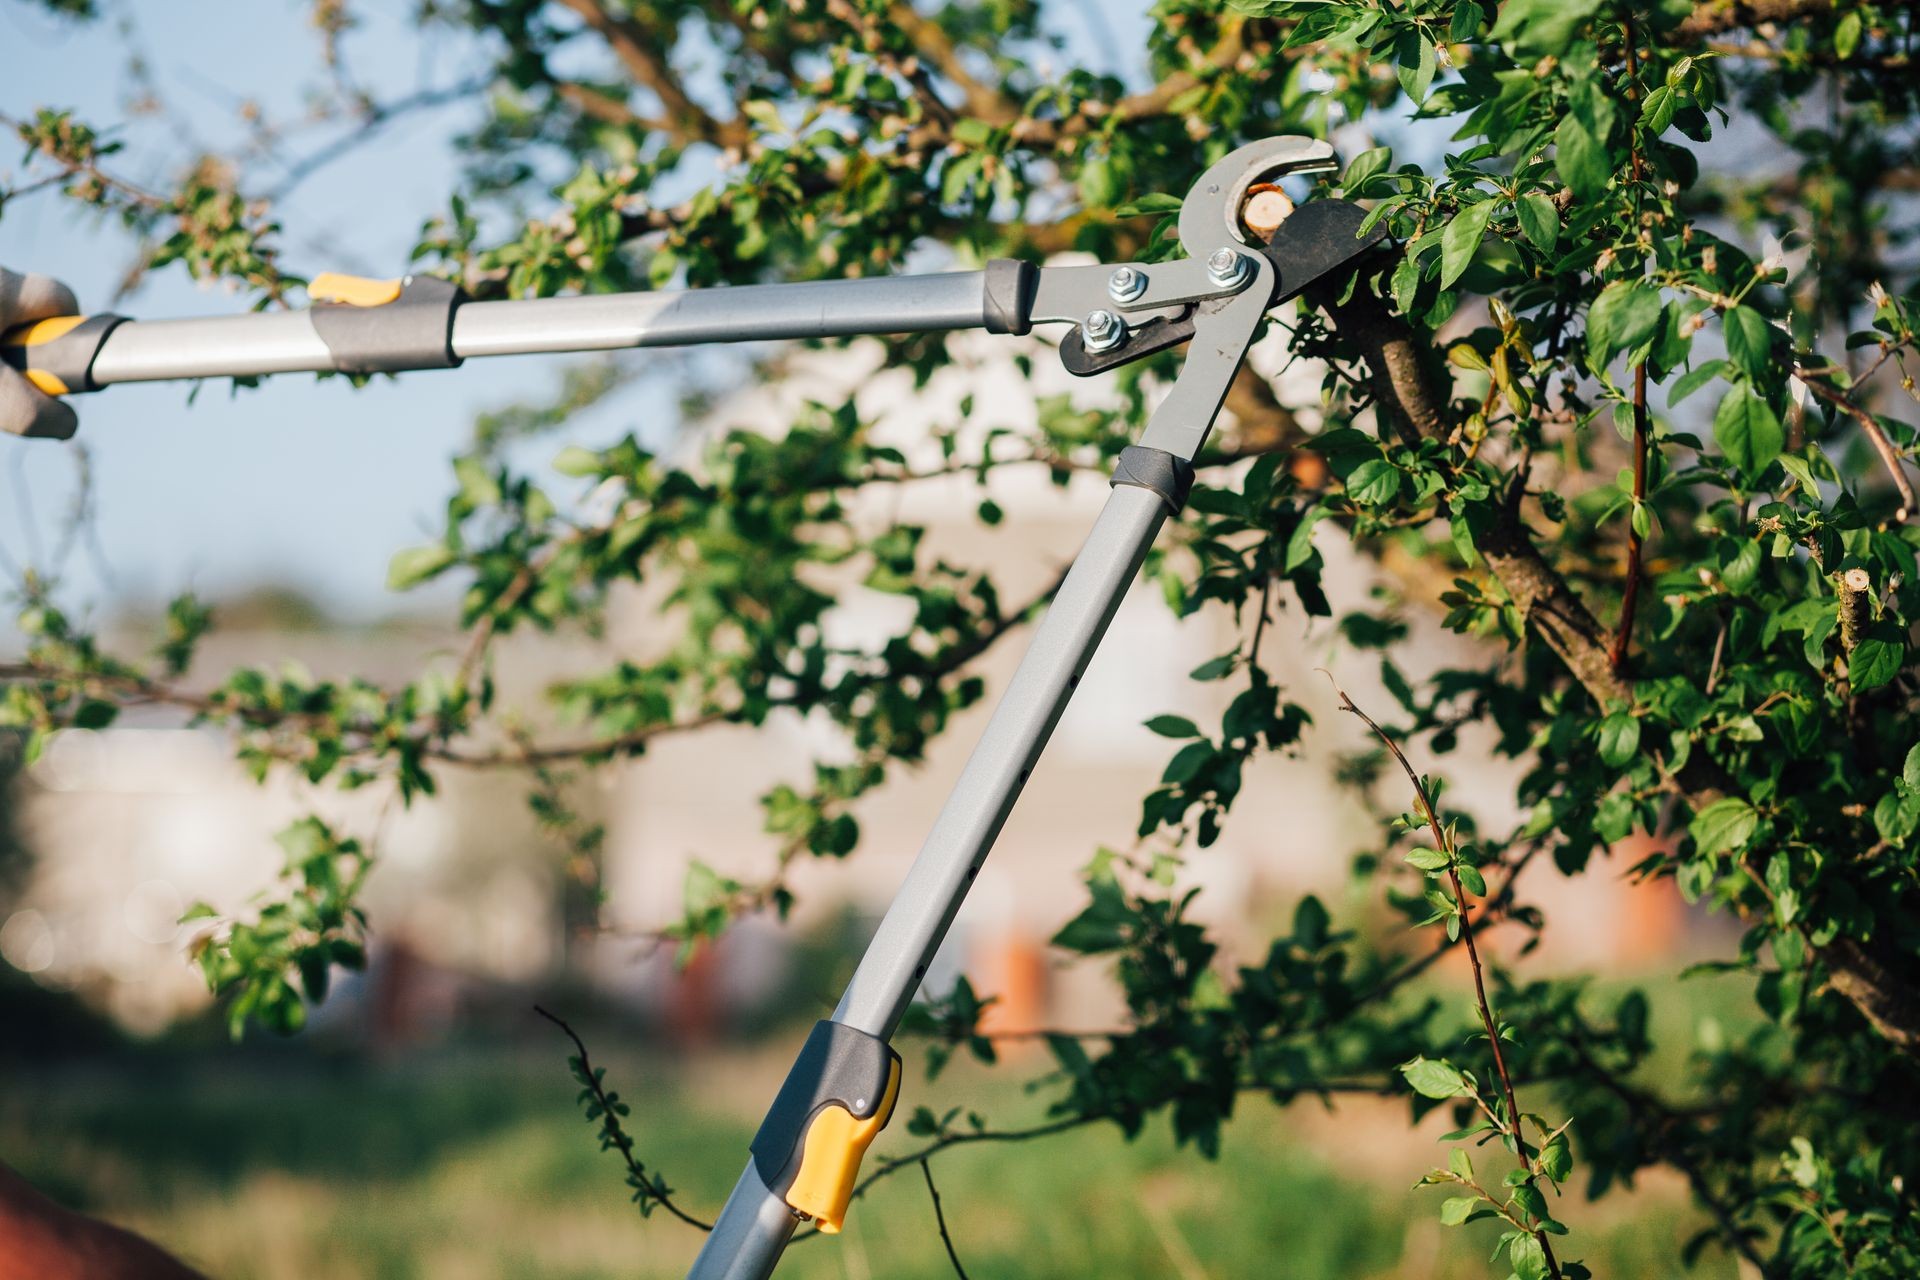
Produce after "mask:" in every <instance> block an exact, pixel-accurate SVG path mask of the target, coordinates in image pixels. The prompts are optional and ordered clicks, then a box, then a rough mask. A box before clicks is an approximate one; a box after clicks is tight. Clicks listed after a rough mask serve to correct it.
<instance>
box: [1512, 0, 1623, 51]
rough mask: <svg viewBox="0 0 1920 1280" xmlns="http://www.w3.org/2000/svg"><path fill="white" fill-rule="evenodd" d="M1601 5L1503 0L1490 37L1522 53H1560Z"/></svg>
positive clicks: (1580, 0) (1596, 1)
mask: <svg viewBox="0 0 1920 1280" xmlns="http://www.w3.org/2000/svg"><path fill="white" fill-rule="evenodd" d="M1599 8H1600V0H1506V3H1505V4H1503V5H1501V6H1500V18H1499V20H1498V21H1497V22H1495V23H1494V24H1493V41H1494V43H1495V44H1500V45H1505V46H1507V47H1508V48H1511V49H1512V50H1513V51H1514V52H1515V53H1516V54H1518V55H1520V56H1522V57H1530V58H1538V57H1540V56H1542V55H1544V54H1555V55H1558V54H1562V53H1565V52H1566V51H1567V46H1568V45H1570V44H1572V43H1573V38H1574V36H1575V35H1576V34H1577V33H1578V32H1579V30H1580V28H1581V27H1582V26H1584V25H1585V24H1586V22H1587V20H1588V19H1589V18H1591V17H1592V16H1593V14H1594V12H1595V11H1596V10H1598V9H1599Z"/></svg>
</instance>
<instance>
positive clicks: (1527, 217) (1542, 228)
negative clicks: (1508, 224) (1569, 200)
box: [1513, 191, 1560, 253]
mask: <svg viewBox="0 0 1920 1280" xmlns="http://www.w3.org/2000/svg"><path fill="white" fill-rule="evenodd" d="M1513 211H1514V212H1515V213H1516V214H1518V215H1519V217H1520V234H1522V235H1524V236H1525V237H1526V238H1527V239H1528V240H1530V241H1532V242H1533V247H1534V248H1536V249H1538V250H1540V252H1542V253H1552V252H1553V251H1554V249H1555V248H1556V247H1558V245H1559V243H1560V210H1558V209H1556V208H1555V207H1554V204H1553V201H1552V200H1551V199H1549V198H1548V197H1546V196H1543V195H1541V194H1540V193H1539V192H1537V191H1536V192H1533V193H1531V194H1528V195H1524V196H1521V197H1520V199H1519V201H1518V202H1517V203H1515V205H1514V206H1513Z"/></svg>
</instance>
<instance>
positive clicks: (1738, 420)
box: [1713, 384, 1787, 480]
mask: <svg viewBox="0 0 1920 1280" xmlns="http://www.w3.org/2000/svg"><path fill="white" fill-rule="evenodd" d="M1713 438H1714V440H1715V441H1716V442H1718V444H1719V445H1720V451H1721V452H1722V453H1724V454H1726V455H1727V459H1728V461H1730V462H1732V463H1733V465H1734V466H1736V467H1738V468H1739V469H1740V471H1741V473H1742V474H1744V475H1745V476H1746V477H1747V478H1748V479H1749V480H1753V479H1757V478H1758V477H1759V475H1760V473H1761V472H1762V471H1764V470H1766V468H1767V464H1768V463H1770V462H1772V461H1773V460H1774V459H1775V458H1777V457H1779V456H1780V451H1781V450H1782V449H1784V448H1785V447H1786V444H1787V433H1786V432H1785V431H1784V430H1782V429H1781V426H1780V419H1779V418H1777V417H1775V416H1774V413H1773V410H1772V409H1769V408H1768V407H1767V402H1766V401H1764V400H1762V399H1761V398H1760V397H1759V396H1757V395H1755V394H1754V393H1753V389H1752V388H1751V387H1748V386H1746V385H1744V384H1743V385H1741V386H1736V387H1733V388H1731V389H1730V390H1728V392H1727V394H1726V395H1725V396H1724V397H1722V398H1721V400H1720V407H1719V408H1718V409H1716V410H1714V414H1713Z"/></svg>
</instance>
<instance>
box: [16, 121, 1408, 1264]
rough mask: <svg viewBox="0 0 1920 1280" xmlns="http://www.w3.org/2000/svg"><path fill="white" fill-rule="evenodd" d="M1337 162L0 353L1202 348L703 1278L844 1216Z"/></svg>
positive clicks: (824, 1035)
mask: <svg viewBox="0 0 1920 1280" xmlns="http://www.w3.org/2000/svg"><path fill="white" fill-rule="evenodd" d="M1335 167H1336V160H1335V157H1334V153H1333V150H1332V148H1331V147H1329V146H1328V145H1327V144H1326V143H1324V142H1320V141H1317V140H1314V139H1311V138H1300V137H1277V138H1266V139H1262V140H1260V141H1257V142H1253V143H1249V144H1248V145H1246V146H1244V147H1241V148H1240V149H1238V150H1237V151H1234V152H1233V153H1231V154H1230V155H1228V156H1226V157H1225V158H1224V159H1222V160H1220V161H1219V162H1218V163H1217V164H1215V165H1213V166H1212V167H1211V168H1209V169H1208V170H1207V171H1206V173H1204V174H1203V175H1201V178H1200V180H1199V182H1198V183H1197V184H1196V185H1195V186H1194V187H1193V189H1192V190H1191V191H1190V192H1189V193H1188V194H1187V197H1186V200H1185V202H1184V203H1183V204H1182V205H1181V209H1180V217H1179V233H1180V242H1181V245H1182V246H1183V247H1184V248H1185V249H1186V251H1187V254H1188V257H1186V258H1185V259H1182V260H1180V261H1175V262H1160V263H1150V264H1149V263H1125V264H1121V265H1117V266H1116V265H1092V266H1070V267H1036V266H1034V265H1033V264H1031V263H1027V262H1018V261H1013V260H1010V259H1002V260H995V261H993V262H990V263H988V264H987V266H986V269H985V270H983V271H967V272H952V273H943V274H936V275H922V276H894V277H878V278H869V279H859V280H833V281H820V282H811V283H801V284H765V285H741V286H734V287H730V288H718V289H704V290H688V291H685V292H679V293H665V292H661V293H639V294H610V295H592V296H582V297H566V298H539V299H528V300H519V301H499V302H477V301H469V300H467V299H466V298H465V296H464V295H463V294H462V293H461V292H460V291H459V290H458V289H457V288H456V287H455V286H453V285H452V284H450V283H448V282H446V281H444V280H439V279H436V278H433V277H429V276H414V277H411V278H408V279H405V280H394V281H376V280H362V279H357V278H353V277H344V276H320V277H317V278H316V279H315V280H314V281H313V284H312V285H311V286H310V288H309V293H310V295H311V296H312V297H313V299H314V301H315V303H316V305H314V306H313V307H311V308H310V309H308V310H305V311H284V312H277V313H255V314H250V315H240V316H231V317H220V318H212V319H193V320H161V321H138V320H129V319H126V318H124V317H121V316H117V315H95V316H66V317H60V318H55V319H48V320H41V321H38V322H36V323H34V324H31V325H26V326H23V327H21V328H18V329H14V330H12V331H10V332H8V333H7V334H5V335H0V359H4V360H5V361H6V362H7V363H9V364H11V365H13V366H15V367H16V368H18V369H20V370H22V371H23V372H25V374H26V376H27V377H28V379H29V380H30V381H32V382H33V384H34V385H35V386H37V387H38V388H39V389H40V390H42V391H44V392H46V393H47V394H49V395H67V394H71V393H76V392H83V391H97V390H99V389H101V388H104V387H109V386H113V385H115V384H117V383H123V382H154V381H163V380H170V379H191V378H215V377H257V376H260V375H265V374H275V373H297V372H335V373H350V374H371V373H398V372H403V371H408V370H415V369H447V368H453V367H456V366H458V365H459V364H460V363H461V362H462V361H465V360H470V359H477V358H480V357H483V356H504V355H518V354H523V353H530V352H561V351H609V350H619V349H623V348H628V347H667V346H687V345H692V344H696V343H710V342H756V341H766V340H772V339H795V338H842V337H852V336H856V335H861V334H876V335H884V334H901V333H929V332H939V331H945V330H955V329H985V330H986V331H987V332H989V333H1012V334H1023V333H1026V332H1028V331H1029V330H1030V329H1031V328H1032V327H1033V326H1035V325H1038V324H1049V323H1065V324H1069V325H1072V326H1074V327H1073V328H1072V329H1071V330H1070V331H1069V332H1068V333H1067V334H1066V335H1065V337H1064V338H1063V339H1062V341H1061V344H1060V356H1061V359H1062V361H1063V362H1064V363H1065V365H1066V367H1067V368H1068V369H1069V370H1070V371H1071V372H1073V373H1075V374H1080V375H1090V374H1095V373H1100V372H1103V371H1105V370H1108V369H1113V368H1116V367H1118V366H1120V365H1123V364H1126V363H1128V362H1130V361H1133V360H1137V359H1140V358H1141V357H1143V356H1146V355H1149V354H1152V353H1154V352H1157V351H1161V350H1165V349H1166V348H1168V347H1172V346H1175V345H1177V344H1180V343H1187V344H1188V350H1187V355H1186V360H1185V362H1184V364H1183V365H1182V367H1181V370H1180V374H1179V377H1178V378H1177V379H1176V380H1175V382H1174V383H1173V386H1172V387H1171V389H1170V390H1169V391H1168V392H1167V394H1166V396H1165V398H1164V399H1162V400H1161V402H1160V404H1159V406H1158V407H1157V408H1156V409H1155V410H1154V411H1153V414H1152V416H1151V418H1150V419H1149V421H1148V423H1147V428H1146V430H1145V432H1144V433H1143V434H1142V435H1141V437H1140V439H1139V441H1138V443H1136V444H1133V445H1130V446H1129V447H1127V448H1126V449H1125V450H1124V451H1122V453H1121V455H1120V458H1119V462H1118V464H1117V466H1116V468H1115V470H1114V474H1113V479H1112V486H1113V487H1112V491H1111V493H1110V494H1109V496H1108V499H1107V502H1106V505H1105V506H1104V507H1103V509H1102V510H1101V512H1100V515H1099V518H1098V519H1097V520H1096V521H1095V523H1094V526H1093V529H1092V532H1091V533H1089V534H1088V536H1087V541H1086V543H1085V545H1084V546H1083V547H1082V548H1081V549H1080V552H1079V553H1078V555H1076V556H1075V558H1074V561H1073V565H1072V567H1071V569H1070V570H1069V572H1068V573H1067V576H1066V578H1065V579H1064V580H1063V581H1062V583H1061V585H1060V589H1059V592H1058V594H1057V595H1056V597H1055V599H1054V602H1053V605H1052V607H1051V608H1049V609H1048V610H1047V613H1046V616H1045V617H1044V618H1043V619H1042V620H1041V622H1040V624H1039V626H1038V628H1037V629H1036V631H1035V633H1034V637H1033V642H1032V645H1031V646H1030V647H1029V649H1028V650H1027V653H1026V655H1025V656H1024V657H1023V658H1022V659H1021V661H1020V665H1019V668H1018V669H1017V670H1016V671H1015V672H1014V675H1013V679H1012V681H1011V682H1010V683H1009V684H1008V686H1007V690H1006V693H1005V694H1004V695H1003V696H1002V697H1001V699H1000V703H999V705H998V706H997V707H996V708H995V710H994V712H993V716H992V718H991V720H990V721H989V722H988V724H987V727H986V730H985V732H984V733H983V734H982V735H981V738H980V742H979V745H977V746H976V747H975V748H974V751H973V754H972V756H971V757H970V758H969V759H968V761H967V764H966V767H965V769H964V770H963V771H962V773H961V775H960V778H959V781H958V782H957V783H956V784H955V786H954V790H953V793H952V795H951V796H949V797H948V799H947V802H946V804H945V806H944V807H943V808H942V809H941V811H940V814H939V817H938V818H936V819H935V821H934V824H933V829H932V831H931V832H930V833H929V834H928V836H927V840H926V843H925V844H924V845H923V846H922V847H921V849H920V853H919V855H918V857H916V859H915V860H914V862H913V865H912V867H911V869H910V870H909V871H908V872H907V876H906V879H905V881H904V882H903V883H902V885H901V886H900V890H899V892H898V893H897V894H896V895H895V897H894V900H893V903H892V905H891V906H889V907H888V909H887V911H886V914H885V915H884V916H883V917H882V919H881V921H880V925H879V928H878V929H877V931H876V932H875V934H874V936H873V940H872V941H871V942H870V943H869V944H868V946H867V950H866V953H865V955H864V956H863V957H862V958H861V960H860V964H859V966H858V968H857V969H856V970H855V972H854V975H853V979H852V981H851V982H850V983H849V984H848V986H847V989H846V992H845V994H843V995H842V996H841V998H840V1003H839V1006H838V1007H837V1008H836V1009H835V1010H834V1012H833V1016H832V1017H830V1018H827V1019H825V1020H823V1021H821V1022H819V1023H817V1024H815V1026H814V1028H813V1030H812V1032H811V1033H810V1034H809V1035H808V1037H807V1040H806V1042H805V1044H804V1046H803V1047H802V1048H801V1050H800V1053H799V1056H798V1057H797V1058H796V1060H795V1062H794V1065H793V1068H792V1070H791V1072H790V1073H789V1075H788V1077H787V1079H786V1082H785V1083H784V1084H783V1085H782V1086H781V1088H780V1090H779V1093H778V1094H777V1096H776V1097H775V1098H774V1101H773V1105H772V1107H771V1108H770V1109H769V1110H768V1112H767V1115H766V1119H765V1121H764V1122H763V1123H762V1125H761V1127H760V1130H759V1132H758V1133H757V1134H756V1136H755V1137H754V1139H753V1142H752V1143H751V1145H750V1152H751V1159H750V1160H749V1161H748V1163H747V1167H746V1169H745V1170H744V1171H743V1172H742V1173H741V1175H740V1180H739V1182H738V1183H737V1184H736V1185H735V1187H734V1190H733V1193H732V1195H731V1196H729V1197H728V1199H727V1203H726V1207H725V1208H724V1209H723V1210H722V1211H721V1213H720V1217H719V1219H718V1220H717V1222H716V1223H715V1224H714V1228H713V1231H712V1233H711V1234H710V1235H709V1236H708V1238H707V1242H706V1245H705V1247H704V1248H703V1249H702V1250H701V1252H700V1255H699V1258H698V1260H697V1261H696V1262H695V1263H694V1265H693V1270H692V1271H691V1273H690V1275H691V1276H692V1277H694V1280H722V1278H723V1277H724V1278H726V1280H759V1278H760V1277H764V1276H767V1275H769V1274H771V1273H772V1271H773V1269H774V1267H775V1265H776V1264H777V1263H778V1262H779V1260H780V1255H781V1253H782V1251H783V1250H784V1249H785V1248H786V1246H787V1243H788V1241H789V1239H790V1238H791V1237H792V1235H793V1232H794V1229H795V1227H796V1226H797V1225H799V1224H800V1223H802V1222H807V1221H811V1222H813V1223H815V1224H816V1225H817V1226H818V1228H819V1229H820V1230H821V1231H823V1232H828V1233H832V1232H837V1231H839V1230H840V1227H841V1224H842V1222H843V1220H844V1218H845V1215H846V1212H847V1206H848V1203H849V1201H850V1200H851V1198H852V1195H853V1191H854V1187H855V1185H856V1182H857V1179H858V1175H859V1168H860V1161H861V1158H862V1157H863V1156H864V1155H865V1153H866V1150H867V1147H868V1146H869V1145H870V1144H871V1143H872V1141H873V1139H874V1137H875V1135H876V1134H878V1133H879V1131H880V1130H881V1129H882V1128H883V1127H884V1126H885V1125H886V1123H887V1121H888V1119H889V1118H890V1117H891V1116H892V1114H893V1110H894V1104H895V1102H896V1100H897V1099H898V1097H899V1092H900V1076H901V1065H900V1055H899V1054H898V1053H896V1052H895V1051H894V1050H893V1048H892V1046H891V1045H890V1044H889V1041H890V1040H891V1038H892V1036H893V1033H894V1031H895V1029H896V1028H897V1027H898V1025H899V1022H900V1018H901V1015H902V1014H903V1013H905V1011H906V1008H907V1005H908V1002H909V1001H911V1000H912V998H913V996H914V994H915V992H916V991H917V990H918V989H919V987H920V984H921V981H922V979H924V978H925V976H926V973H927V966H928V964H929V963H930V962H931V961H932V959H933V955H934V952H935V950H936V949H937V948H938V947H939V945H940V942H941V939H942V938H943V937H944V936H945V935H946V932H947V929H948V926H949V925H951V924H952V922H953V918H954V915H955V913H956V912H958V910H959V908H960V903H961V901H962V899H964V898H965V897H966V894H967V890H968V888H969V887H970V886H971V885H972V883H973V879H974V876H975V875H976V874H977V873H978V871H979V869H980V864H981V863H982V862H983V861H984V860H985V858H986V856H987V852H988V850H989V849H990V848H991V847H992V844H993V841H994V838H995V837H996V836H997V835H998V834H999V831H1000V828H1001V826H1002V824H1003V823H1004V822H1005V821H1006V818H1007V814H1008V813H1009V812H1010V811H1011V809H1012V808H1013V803H1014V801H1015V799H1016V798H1017V797H1018V796H1019V794H1020V790H1021V788H1022V787H1023V786H1024V785H1025V783H1026V781H1027V778H1028V776H1029V775H1030V774H1031V773H1032V771H1033V767H1034V764H1035V762H1036V761H1037V760H1038V759H1039V756H1040V752H1041V750H1042V749H1043V748H1044V747H1045V745H1046V742H1047V738H1048V737H1049V735H1050V734H1051V733H1052V731H1053V727H1054V725H1055V723H1056V722H1057V721H1058V720H1059V718H1060V714H1061V712H1062V711H1063V710H1064V709H1065V707H1066V703H1067V699H1068V698H1069V697H1070V696H1071V695H1072V693H1073V690H1074V687H1075V686H1076V685H1078V684H1079V682H1080V676H1081V674H1082V673H1083V672H1084V671H1085V670H1086V667H1087V663H1088V662H1089V660H1091V658H1092V656H1093V652H1094V649H1095V648H1096V646H1098V644H1099V643H1100V638H1101V636H1102V635H1103V634H1104V633H1105V631H1106V629H1107V625H1108V623H1110V622H1111V621H1112V619H1113V615H1114V612H1115V610H1117V609H1118V608H1119V606H1120V601H1121V598H1122V597H1123V596H1124V595H1125V594H1126V592H1127V589H1128V587H1129V586H1130V585H1131V583H1132V581H1133V579H1134V577H1135V575H1136V574H1137V573H1138V571H1139V568H1140V564H1141V562H1142V560H1143V559H1145V557H1146V554H1147V549H1148V547H1149V546H1150V545H1151V544H1152V542H1153V539H1154V537H1155V535H1156V534H1158V532H1159V530H1160V527H1161V525H1162V524H1163V523H1164V522H1165V521H1166V519H1167V517H1168V516H1170V515H1177V514H1178V513H1179V512H1180V510H1181V508H1182V506H1183V505H1184V503H1185V500H1186V496H1187V491H1188V489H1189V488H1190V486H1191V485H1192V481H1193V461H1194V458H1195V457H1196V455H1198V453H1199V452H1200V449H1201V447H1202V445H1204V444H1205V443H1206V439H1207V435H1208V432H1209V431H1211V430H1212V427H1213V421H1214V418H1215V416H1216V415H1217V414H1218V413H1219V410H1220V404H1221V401H1222V400H1223V399H1224V398H1225V397H1226V394H1227V389H1228V387H1229V385H1230V384H1231V383H1232V381H1233V378H1234V376H1235V374H1236V373H1237V372H1238V371H1239V368H1240V364H1241V361H1242V360H1243V359H1244V358H1245V356H1246V352H1247V348H1248V346H1249V345H1250V344H1251V343H1252V342H1253V339H1254V337H1255V335H1256V333H1257V332H1258V330H1259V327H1260V321H1261V318H1262V317H1263V316H1265V315H1266V313H1267V312H1268V311H1269V310H1270V309H1271V308H1273V307H1274V306H1275V305H1277V304H1278V303H1281V302H1284V301H1286V300H1287V299H1290V298H1292V297H1294V296H1296V295H1297V294H1299V293H1300V291H1301V290H1303V289H1305V288H1306V287H1307V286H1309V285H1311V284H1313V283H1315V282H1316V281H1319V280H1322V279H1324V278H1328V277H1330V276H1333V275H1335V273H1337V272H1340V271H1341V269H1342V268H1347V267H1350V266H1351V264H1353V263H1354V262H1355V260H1356V259H1358V258H1359V257H1360V256H1361V255H1362V254H1364V253H1366V252H1367V251H1368V249H1370V248H1371V247H1372V246H1373V245H1374V244H1376V243H1377V242H1378V241H1379V240H1380V238H1381V235H1380V233H1379V232H1378V231H1373V232H1370V233H1367V234H1364V235H1363V234H1362V227H1363V224H1364V220H1365V214H1364V212H1363V211H1362V210H1361V209H1359V208H1358V207H1356V206H1354V205H1352V204H1349V203H1347V202H1345V201H1338V200H1315V201H1310V202H1307V203H1305V204H1302V205H1300V206H1299V207H1298V208H1297V209H1296V208H1294V207H1293V206H1292V204H1291V201H1290V200H1288V199H1287V197H1286V196H1285V195H1284V194H1283V193H1282V192H1281V191H1280V190H1279V188H1278V187H1277V186H1275V185H1274V184H1275V183H1276V182H1277V181H1278V180H1279V179H1280V178H1282V177H1284V176H1286V175H1289V174H1301V173H1323V172H1327V171H1330V170H1332V169H1334V168H1335Z"/></svg>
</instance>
